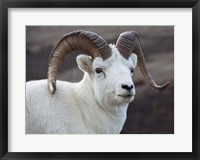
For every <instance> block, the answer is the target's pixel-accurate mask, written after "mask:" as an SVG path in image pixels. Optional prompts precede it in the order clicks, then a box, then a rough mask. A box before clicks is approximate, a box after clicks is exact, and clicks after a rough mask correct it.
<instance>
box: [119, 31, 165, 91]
mask: <svg viewBox="0 0 200 160" xmlns="http://www.w3.org/2000/svg"><path fill="white" fill-rule="evenodd" d="M116 47H117V49H118V50H119V52H120V53H121V54H122V56H123V57H124V58H126V59H128V58H129V56H130V55H131V54H132V53H135V54H136V55H137V57H138V66H139V68H140V71H141V72H142V74H143V76H144V78H145V80H146V81H147V82H148V84H149V85H150V86H151V87H153V88H154V89H157V90H162V89H164V88H166V87H167V86H168V85H169V81H168V82H166V83H165V84H164V85H161V86H159V85H157V84H156V83H155V81H154V80H153V78H152V76H151V74H150V73H149V71H148V70H147V66H146V63H145V59H144V54H143V50H142V47H141V43H140V39H139V37H138V35H137V33H136V32H134V31H127V32H123V33H121V34H120V36H119V38H118V40H117V43H116Z"/></svg>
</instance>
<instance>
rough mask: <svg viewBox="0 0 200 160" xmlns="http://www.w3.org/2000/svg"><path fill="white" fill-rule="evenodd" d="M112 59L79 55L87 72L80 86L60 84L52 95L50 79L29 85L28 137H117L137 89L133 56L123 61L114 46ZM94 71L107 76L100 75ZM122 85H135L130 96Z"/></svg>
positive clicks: (31, 82) (79, 59)
mask: <svg viewBox="0 0 200 160" xmlns="http://www.w3.org/2000/svg"><path fill="white" fill-rule="evenodd" d="M111 48H112V56H111V57H110V58H108V59H107V60H105V61H103V60H102V58H100V57H97V58H95V59H94V60H92V59H91V58H90V57H89V56H86V55H79V56H78V57H77V63H78V66H79V68H80V69H81V70H83V71H84V77H83V79H82V80H81V81H80V82H78V83H69V82H63V81H57V90H56V92H55V94H53V95H51V94H50V93H49V91H48V87H47V80H38V81H30V82H27V83H26V133H27V134H47V133H49V134H53V133H61V134H65V133H69V134H75V133H76V134H83V133H87V134H89V133H90V134H105V133H107V134H114V133H115V134H118V133H120V131H121V130H122V127H123V125H124V122H125V120H126V112H127V107H128V104H129V103H130V102H131V101H132V100H133V99H134V95H135V88H134V84H133V81H132V74H131V73H130V68H131V67H134V68H135V67H136V63H137V57H136V55H134V54H133V56H131V57H130V58H129V59H128V60H126V59H124V58H123V57H122V56H121V55H120V54H119V52H118V50H117V49H116V47H115V46H114V45H111ZM95 68H101V69H102V70H103V72H104V73H100V74H97V73H96V72H95ZM122 84H127V85H133V89H132V90H131V92H130V93H131V94H132V95H133V96H131V97H121V96H119V95H127V91H126V90H125V89H123V88H122V87H121V86H122Z"/></svg>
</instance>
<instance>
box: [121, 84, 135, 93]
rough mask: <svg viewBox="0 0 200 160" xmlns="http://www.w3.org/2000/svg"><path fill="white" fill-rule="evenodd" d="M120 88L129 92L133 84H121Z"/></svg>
mask: <svg viewBox="0 0 200 160" xmlns="http://www.w3.org/2000/svg"><path fill="white" fill-rule="evenodd" d="M122 88H123V89H125V90H127V91H129V92H130V91H131V90H132V89H133V85H130V86H129V85H127V84H122Z"/></svg>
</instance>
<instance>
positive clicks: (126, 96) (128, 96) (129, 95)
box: [118, 94, 133, 98]
mask: <svg viewBox="0 0 200 160" xmlns="http://www.w3.org/2000/svg"><path fill="white" fill-rule="evenodd" d="M118 96H119V97H122V98H131V97H133V94H127V95H120V94H119V95H118Z"/></svg>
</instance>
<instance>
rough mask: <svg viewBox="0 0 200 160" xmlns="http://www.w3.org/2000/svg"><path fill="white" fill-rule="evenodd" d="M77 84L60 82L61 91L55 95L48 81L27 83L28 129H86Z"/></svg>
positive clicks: (55, 130)
mask: <svg viewBox="0 0 200 160" xmlns="http://www.w3.org/2000/svg"><path fill="white" fill-rule="evenodd" d="M74 86H76V85H75V84H73V83H68V82H63V81H57V89H58V90H57V92H56V93H55V94H54V95H51V94H50V93H49V91H48V87H47V80H38V81H30V82H27V83H26V132H27V133H33V132H34V133H68V132H70V133H73V132H78V130H79V129H80V130H81V131H83V132H84V130H85V129H84V127H85V126H84V123H83V122H82V120H81V119H80V113H79V110H78V109H77V104H76V103H77V102H76V101H77V100H76V98H75V97H76V95H75V93H74V88H75V87H74ZM41 104H42V105H41ZM33 122H34V123H33ZM70 123H71V124H70ZM74 126H77V128H76V127H74Z"/></svg>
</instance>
